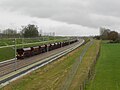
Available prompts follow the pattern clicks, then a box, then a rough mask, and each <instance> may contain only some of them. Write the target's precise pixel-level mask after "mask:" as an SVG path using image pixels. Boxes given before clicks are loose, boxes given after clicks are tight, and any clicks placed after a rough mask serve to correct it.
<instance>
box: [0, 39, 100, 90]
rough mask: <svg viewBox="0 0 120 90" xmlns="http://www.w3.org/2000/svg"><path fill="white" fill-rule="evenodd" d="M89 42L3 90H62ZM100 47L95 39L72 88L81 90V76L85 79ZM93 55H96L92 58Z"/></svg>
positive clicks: (72, 89) (74, 79)
mask: <svg viewBox="0 0 120 90" xmlns="http://www.w3.org/2000/svg"><path fill="white" fill-rule="evenodd" d="M88 43H89V42H88ZM88 43H87V44H88ZM87 44H85V45H83V46H81V47H80V48H78V49H76V50H74V51H73V52H71V53H70V54H68V55H66V56H64V57H62V58H60V59H59V60H57V61H55V62H53V63H51V64H49V65H46V66H44V67H42V68H41V69H38V70H36V71H33V72H32V73H30V74H28V75H26V76H24V77H22V78H20V79H18V80H16V81H14V82H12V83H11V84H9V85H7V86H6V87H4V88H2V89H1V90H26V89H27V90H61V88H62V85H63V84H64V82H65V80H66V78H67V76H68V75H69V72H71V69H72V67H73V65H74V64H75V63H76V62H78V61H77V60H78V59H79V57H80V55H81V53H82V51H83V49H84V48H85V47H86V45H87ZM98 48H99V41H95V42H94V43H93V45H92V46H90V48H89V49H88V51H87V53H86V54H85V57H84V59H83V61H82V62H81V64H80V66H79V69H78V71H77V74H76V75H75V77H74V78H73V81H72V83H71V86H70V88H71V89H70V90H79V85H80V80H81V78H82V80H84V79H85V78H84V76H86V75H87V73H85V72H84V71H85V70H87V68H88V67H89V66H90V65H91V63H92V62H93V61H94V58H95V56H96V53H97V51H98ZM91 50H93V53H91ZM90 53H91V54H90ZM89 54H90V55H89ZM91 55H92V56H94V57H93V58H91V57H90V56H91ZM89 59H90V60H89ZM88 60H89V62H88ZM81 67H82V68H81ZM80 72H81V73H80ZM79 75H80V77H79ZM81 76H82V77H81ZM76 78H77V82H78V83H77V82H76V84H75V85H76V86H74V81H76Z"/></svg>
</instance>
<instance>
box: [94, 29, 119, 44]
mask: <svg viewBox="0 0 120 90" xmlns="http://www.w3.org/2000/svg"><path fill="white" fill-rule="evenodd" d="M94 38H96V39H102V40H109V41H110V42H113V43H114V42H116V43H117V42H120V34H119V33H118V32H117V31H112V30H110V29H106V28H100V35H99V36H95V37H94Z"/></svg>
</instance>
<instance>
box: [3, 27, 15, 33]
mask: <svg viewBox="0 0 120 90" xmlns="http://www.w3.org/2000/svg"><path fill="white" fill-rule="evenodd" d="M3 34H6V35H15V34H17V31H16V30H13V29H10V28H8V29H6V30H4V31H3Z"/></svg>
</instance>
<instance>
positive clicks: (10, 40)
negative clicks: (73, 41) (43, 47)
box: [0, 36, 65, 46]
mask: <svg viewBox="0 0 120 90" xmlns="http://www.w3.org/2000/svg"><path fill="white" fill-rule="evenodd" d="M64 38H65V37H52V36H50V37H48V36H44V37H43V36H42V37H39V38H17V39H16V43H17V44H23V43H35V42H42V41H49V40H54V39H55V40H56V39H64ZM7 45H14V38H0V46H7Z"/></svg>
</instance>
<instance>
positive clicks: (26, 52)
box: [16, 39, 78, 59]
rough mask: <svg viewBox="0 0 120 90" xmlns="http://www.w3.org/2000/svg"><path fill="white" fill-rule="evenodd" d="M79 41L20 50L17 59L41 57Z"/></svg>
mask: <svg viewBox="0 0 120 90" xmlns="http://www.w3.org/2000/svg"><path fill="white" fill-rule="evenodd" d="M77 41H78V40H77V39H74V40H70V41H64V42H56V43H50V44H44V45H40V46H33V47H28V48H19V49H17V51H16V52H17V56H16V57H17V59H24V58H28V57H32V56H35V55H39V54H42V53H45V52H48V51H52V50H55V49H58V48H61V47H64V46H67V45H69V44H73V43H75V42H77Z"/></svg>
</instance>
